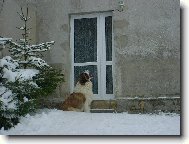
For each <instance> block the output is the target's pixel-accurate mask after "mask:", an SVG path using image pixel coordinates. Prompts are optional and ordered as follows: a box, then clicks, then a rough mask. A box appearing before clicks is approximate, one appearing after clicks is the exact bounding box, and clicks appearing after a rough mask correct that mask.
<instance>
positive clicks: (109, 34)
mask: <svg viewBox="0 0 189 144" xmlns="http://www.w3.org/2000/svg"><path fill="white" fill-rule="evenodd" d="M105 36H106V61H112V16H108V17H106V18H105Z"/></svg>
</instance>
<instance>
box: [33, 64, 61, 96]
mask: <svg viewBox="0 0 189 144" xmlns="http://www.w3.org/2000/svg"><path fill="white" fill-rule="evenodd" d="M33 79H34V81H35V82H36V84H37V85H38V86H39V87H40V89H38V95H41V96H48V95H49V94H51V93H53V92H54V91H55V89H56V88H57V86H58V85H59V84H60V83H62V82H64V74H63V73H62V72H61V71H60V70H57V69H54V68H52V67H44V68H42V69H41V70H40V73H39V74H37V75H36V76H34V77H33Z"/></svg>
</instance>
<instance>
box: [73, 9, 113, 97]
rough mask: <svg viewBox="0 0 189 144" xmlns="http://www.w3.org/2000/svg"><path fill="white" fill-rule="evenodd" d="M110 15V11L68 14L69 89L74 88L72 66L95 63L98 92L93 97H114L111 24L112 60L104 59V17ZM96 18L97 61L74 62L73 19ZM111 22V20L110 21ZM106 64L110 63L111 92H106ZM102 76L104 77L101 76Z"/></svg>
mask: <svg viewBox="0 0 189 144" xmlns="http://www.w3.org/2000/svg"><path fill="white" fill-rule="evenodd" d="M107 16H112V12H103V13H90V14H74V15H71V16H70V47H71V74H70V90H71V92H73V90H74V66H87V65H96V66H97V73H98V94H94V99H96V100H98V99H99V100H105V99H114V97H115V96H114V94H115V91H114V84H115V83H114V76H113V73H114V65H113V61H114V48H113V24H112V61H106V43H105V17H107ZM81 18H97V62H86V63H74V19H81ZM112 23H113V22H112ZM106 65H112V78H113V94H106ZM102 76H104V78H102Z"/></svg>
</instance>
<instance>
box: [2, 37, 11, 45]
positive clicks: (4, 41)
mask: <svg viewBox="0 0 189 144" xmlns="http://www.w3.org/2000/svg"><path fill="white" fill-rule="evenodd" d="M9 40H12V39H11V38H1V37H0V45H4V44H5V43H6V42H7V41H9Z"/></svg>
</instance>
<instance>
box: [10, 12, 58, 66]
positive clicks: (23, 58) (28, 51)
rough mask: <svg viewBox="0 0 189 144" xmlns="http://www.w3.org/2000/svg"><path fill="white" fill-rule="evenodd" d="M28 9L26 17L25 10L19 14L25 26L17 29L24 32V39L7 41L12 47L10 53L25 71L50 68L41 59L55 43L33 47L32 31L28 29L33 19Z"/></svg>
mask: <svg viewBox="0 0 189 144" xmlns="http://www.w3.org/2000/svg"><path fill="white" fill-rule="evenodd" d="M28 13H29V11H28V8H27V10H26V15H24V13H23V9H22V8H21V13H18V14H19V16H20V19H21V20H22V21H23V23H24V25H23V26H21V27H17V28H18V29H19V30H21V31H22V38H21V39H19V42H18V43H16V42H13V41H10V40H9V41H7V44H9V45H10V47H9V51H10V52H11V55H12V56H13V58H14V59H15V60H16V61H17V62H18V63H19V64H20V66H22V67H23V68H24V69H26V68H28V67H31V66H35V67H37V68H41V67H43V66H48V65H47V64H46V62H45V61H44V60H42V59H41V58H39V57H40V56H42V54H41V53H42V52H45V51H48V50H50V48H51V46H52V45H54V43H55V42H54V41H51V42H45V43H40V44H37V45H31V44H30V40H31V39H29V34H30V31H29V30H30V29H31V28H28V21H29V20H30V19H31V17H30V16H29V15H28Z"/></svg>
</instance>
